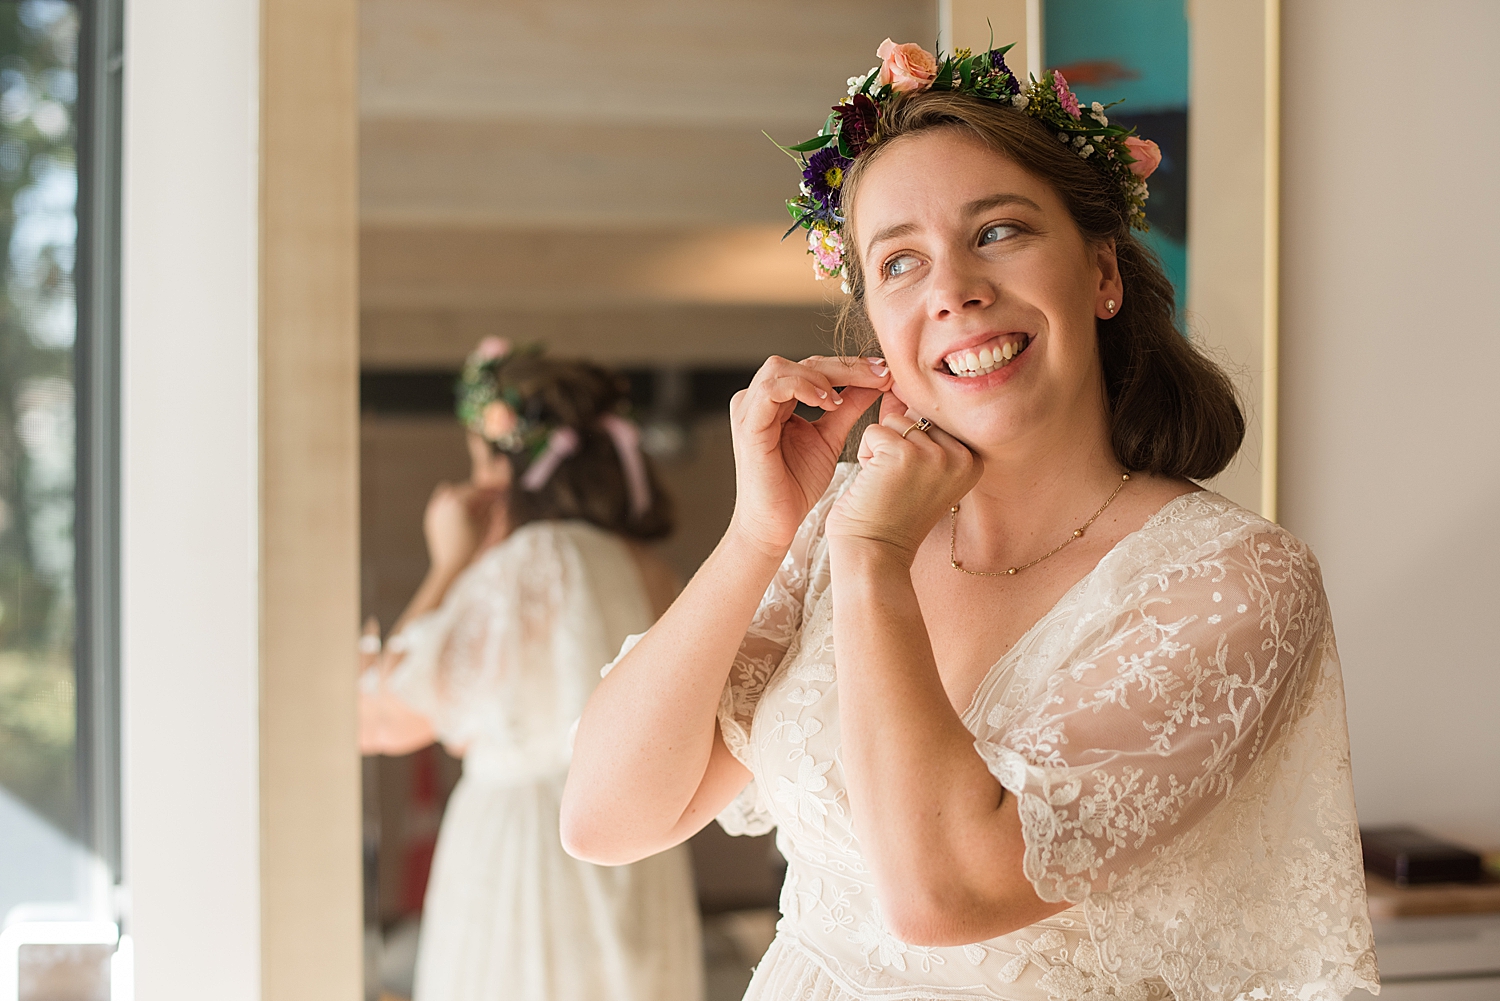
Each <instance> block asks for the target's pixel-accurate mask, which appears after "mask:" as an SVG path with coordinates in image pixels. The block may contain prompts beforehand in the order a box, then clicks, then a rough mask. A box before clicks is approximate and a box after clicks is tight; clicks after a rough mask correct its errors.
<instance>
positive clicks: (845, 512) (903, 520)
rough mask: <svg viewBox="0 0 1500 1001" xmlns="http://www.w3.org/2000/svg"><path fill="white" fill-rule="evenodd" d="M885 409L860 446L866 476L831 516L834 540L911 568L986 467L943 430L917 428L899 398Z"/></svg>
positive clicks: (889, 401)
mask: <svg viewBox="0 0 1500 1001" xmlns="http://www.w3.org/2000/svg"><path fill="white" fill-rule="evenodd" d="M880 410H881V418H880V423H878V424H871V425H870V426H869V427H868V428H866V429H865V435H864V438H863V439H862V440H861V441H860V445H859V465H860V469H861V470H862V472H861V473H860V475H859V478H858V479H856V480H855V481H854V485H853V486H851V487H850V488H849V490H848V492H847V493H845V494H844V496H842V497H840V498H839V500H838V503H837V504H835V505H834V506H833V510H832V511H831V512H829V515H828V539H829V542H830V544H833V545H840V544H848V543H851V542H857V543H870V544H874V545H876V546H879V547H882V548H884V549H886V550H889V551H891V552H894V553H895V554H897V555H898V557H899V558H900V559H902V560H903V561H904V562H905V563H906V565H907V566H910V565H911V563H912V561H913V560H914V559H915V558H916V555H917V549H918V547H920V546H921V545H922V540H923V539H925V538H927V536H928V534H929V533H930V532H931V531H932V528H933V526H934V525H936V524H937V522H938V519H939V518H941V517H942V516H943V515H944V514H946V513H947V512H948V509H949V508H950V507H952V506H953V505H954V504H956V503H958V501H959V500H960V499H962V498H963V496H964V495H965V494H967V493H968V492H969V491H970V490H972V489H973V488H974V484H976V483H978V482H979V475H980V473H981V472H983V470H984V463H983V462H982V461H981V460H980V458H979V457H978V456H976V455H975V454H974V453H973V452H971V451H969V449H968V448H967V446H965V445H964V444H963V443H962V442H960V441H959V440H958V439H956V438H954V437H953V436H952V435H950V434H948V433H947V432H946V431H944V430H942V429H941V428H939V427H937V426H936V425H933V426H932V427H931V428H929V429H928V430H926V431H923V430H921V429H919V428H912V425H913V424H915V423H917V421H918V420H919V419H920V418H919V415H917V414H914V413H912V412H910V411H908V410H907V409H906V405H905V404H903V403H902V402H901V401H900V400H899V399H898V398H897V397H896V396H895V394H893V393H887V394H886V396H885V398H884V399H883V400H882V401H881V404H880ZM908 429H910V430H909V431H908ZM903 432H906V437H904V438H903V437H902V433H903Z"/></svg>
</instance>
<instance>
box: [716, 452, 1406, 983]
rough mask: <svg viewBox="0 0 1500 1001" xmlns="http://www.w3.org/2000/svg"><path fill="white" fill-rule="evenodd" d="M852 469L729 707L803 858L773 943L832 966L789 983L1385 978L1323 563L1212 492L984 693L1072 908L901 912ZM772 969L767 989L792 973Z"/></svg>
mask: <svg viewBox="0 0 1500 1001" xmlns="http://www.w3.org/2000/svg"><path fill="white" fill-rule="evenodd" d="M853 475H854V472H853V471H852V470H851V469H848V468H847V467H841V470H840V472H839V474H838V475H837V476H836V478H835V481H834V483H833V485H832V486H831V487H830V489H829V491H828V493H827V495H825V497H824V499H823V500H822V501H820V503H819V505H818V506H817V507H815V508H814V510H813V512H812V513H811V514H810V515H809V517H808V519H807V521H806V522H805V523H804V525H803V527H802V529H801V530H800V531H799V533H798V536H797V541H796V543H795V544H794V546H793V548H792V550H791V552H790V553H789V554H788V557H787V559H786V561H785V562H784V564H783V566H782V569H781V572H780V573H779V574H778V578H777V581H775V582H773V584H772V586H771V587H770V588H768V589H767V593H766V599H765V601H764V602H763V604H762V607H761V610H760V612H759V613H758V614H757V616H756V622H755V625H753V626H752V628H751V630H750V631H749V634H747V637H746V640H745V643H744V645H743V646H742V648H741V651H740V655H739V657H737V658H736V661H735V666H734V670H733V671H732V672H731V676H730V680H729V684H728V685H727V686H726V692H725V697H724V701H723V707H722V709H721V715H720V723H721V727H722V729H723V732H724V734H725V740H726V743H727V744H728V745H729V746H730V748H731V750H733V751H734V752H735V754H736V756H737V757H739V758H740V760H742V761H744V762H745V763H746V764H747V766H748V767H750V768H751V771H752V772H753V773H754V775H755V782H754V783H752V785H751V787H750V788H749V789H747V791H746V794H742V796H741V797H740V799H739V800H737V801H736V803H737V806H736V807H732V808H731V810H729V811H726V816H725V818H724V822H725V825H726V829H731V830H733V826H732V825H734V824H736V823H742V822H743V818H744V817H745V815H746V810H748V809H750V807H749V806H748V805H747V804H753V807H754V810H755V811H756V814H755V815H756V816H757V817H759V818H761V820H762V821H763V822H764V823H767V824H769V823H770V822H772V821H773V820H774V821H775V822H776V823H778V824H779V825H780V827H781V834H780V839H781V840H780V841H779V842H778V843H779V844H781V845H782V848H783V852H784V853H785V854H787V856H788V860H789V866H790V867H789V871H788V877H787V883H786V887H785V890H784V894H783V901H782V903H783V914H784V919H783V923H782V934H783V935H784V936H790V937H791V938H792V939H794V940H795V941H796V942H797V943H798V944H797V946H796V948H795V949H793V950H791V952H786V951H783V952H781V953H775V955H776V956H777V957H778V958H777V959H776V964H777V965H778V967H786V964H788V963H791V964H793V965H795V964H796V963H801V962H803V960H797V959H792V958H788V957H789V956H791V955H792V953H796V954H797V955H804V956H806V957H809V958H810V959H809V961H811V958H815V959H816V963H815V965H816V967H817V970H818V971H822V972H816V971H814V972H812V973H809V972H807V971H806V970H804V971H803V972H801V973H798V972H797V971H796V970H793V969H791V968H790V967H786V968H779V969H778V971H776V972H775V974H774V977H773V976H772V973H768V974H767V977H766V979H764V984H765V989H766V990H768V991H769V990H773V989H774V988H773V987H772V986H771V984H772V983H773V981H774V982H775V983H785V984H788V985H790V984H793V983H796V984H806V983H810V982H811V981H809V980H808V979H807V978H808V977H809V976H811V977H812V978H813V980H816V981H818V982H819V983H821V982H823V981H822V980H818V978H820V977H831V978H833V979H832V980H831V981H828V983H829V984H830V986H829V987H827V988H826V991H825V989H824V988H818V990H819V991H822V992H824V993H819V994H818V995H817V996H818V997H820V998H822V997H827V998H830V999H832V998H835V997H838V998H843V997H846V996H847V997H863V996H866V995H867V994H868V995H869V996H876V995H878V996H880V997H884V998H893V999H894V998H901V999H909V1001H917V999H921V1001H928V999H949V998H968V997H983V998H1000V997H1004V998H1019V997H1026V998H1032V997H1035V998H1037V999H1038V1001H1040V999H1042V998H1047V999H1050V1001H1084V999H1087V1001H1097V999H1104V998H1129V999H1131V1001H1147V999H1155V998H1165V997H1168V996H1175V997H1176V998H1179V999H1181V1001H1230V999H1237V998H1240V997H1253V998H1257V999H1260V998H1266V999H1290V998H1292V997H1298V998H1299V999H1302V1001H1307V999H1317V1001H1330V999H1334V998H1341V997H1343V996H1344V995H1345V994H1347V993H1348V992H1349V991H1350V990H1352V989H1353V988H1354V987H1366V988H1367V989H1371V990H1372V991H1376V992H1378V975H1377V972H1376V968H1375V961H1374V953H1373V952H1372V951H1371V940H1370V926H1369V920H1368V917H1367V915H1366V910H1365V902H1364V886H1363V879H1362V875H1363V874H1362V866H1361V864H1360V851H1359V842H1358V830H1357V823H1356V821H1355V817H1354V811H1353V796H1352V781H1351V777H1350V774H1349V765H1348V738H1347V732H1346V729H1345V724H1344V705H1343V691H1342V681H1341V676H1340V671H1339V665H1338V657H1337V652H1336V649H1335V646H1334V643H1333V635H1332V627H1331V624H1330V619H1329V615H1328V610H1327V604H1326V600H1325V599H1324V597H1323V590H1322V583H1321V577H1320V574H1319V571H1318V567H1317V563H1316V561H1315V560H1314V559H1313V557H1312V555H1311V553H1309V552H1308V551H1307V549H1306V547H1305V546H1303V545H1302V544H1301V543H1300V542H1298V541H1297V540H1296V539H1294V538H1292V537H1291V536H1290V535H1287V534H1286V533H1285V532H1283V531H1282V530H1281V529H1279V528H1277V527H1276V526H1274V525H1271V524H1270V523H1268V522H1265V521H1264V520H1262V519H1260V518H1258V517H1257V516H1255V515H1254V514H1252V513H1250V512H1248V511H1245V510H1243V509H1241V508H1238V507H1236V506H1235V505H1233V504H1231V503H1230V502H1228V501H1226V500H1224V499H1223V498H1221V497H1217V496H1216V495H1213V494H1208V493H1199V494H1192V495H1188V496H1185V497H1182V498H1179V499H1178V500H1176V501H1174V502H1172V503H1171V504H1168V505H1167V507H1166V508H1164V509H1163V510H1162V511H1161V512H1159V513H1158V514H1157V515H1156V516H1155V517H1153V518H1152V519H1151V521H1150V522H1148V523H1147V525H1146V527H1145V528H1143V529H1142V530H1141V531H1140V532H1137V533H1134V534H1133V535H1131V536H1129V537H1127V538H1126V539H1125V540H1124V541H1123V542H1122V543H1121V544H1120V545H1119V546H1117V547H1116V548H1115V550H1113V551H1111V553H1110V554H1109V555H1107V556H1106V557H1105V559H1104V560H1103V561H1101V562H1100V564H1099V566H1098V567H1097V568H1096V569H1095V571H1093V572H1092V573H1091V574H1090V575H1088V576H1087V577H1085V578H1084V580H1082V581H1080V582H1079V584H1078V585H1077V586H1075V587H1074V588H1073V589H1072V590H1070V592H1069V593H1068V594H1067V595H1066V596H1064V598H1063V599H1062V600H1061V601H1060V602H1059V603H1058V604H1057V606H1055V607H1054V608H1053V609H1052V610H1051V611H1050V612H1049V613H1048V614H1047V615H1046V616H1044V617H1043V619H1042V620H1041V621H1040V622H1038V623H1037V624H1036V625H1035V626H1034V627H1033V628H1032V630H1030V631H1029V632H1028V633H1027V635H1026V636H1025V637H1023V638H1022V640H1021V641H1020V642H1019V643H1018V644H1017V645H1016V647H1015V648H1014V649H1013V650H1012V651H1011V653H1010V654H1008V655H1007V657H1006V658H1005V660H1003V661H1002V662H1001V663H1000V664H999V665H997V666H996V668H995V669H994V670H993V671H992V672H991V674H990V676H989V678H987V679H986V681H985V683H984V684H983V685H982V686H981V688H980V691H979V692H978V693H977V694H976V697H975V699H974V703H973V705H972V706H971V708H970V710H969V712H968V713H967V714H966V716H965V722H966V725H968V726H969V728H970V729H971V730H972V731H973V732H974V733H975V736H976V741H975V747H976V750H977V751H978V752H979V753H980V755H981V757H982V758H983V759H984V760H985V761H986V762H987V764H988V765H989V767H990V769H991V771H992V772H993V773H994V774H995V776H996V777H997V779H998V780H999V781H1000V782H1001V784H1002V785H1003V786H1004V787H1005V788H1006V789H1007V790H1008V791H1009V792H1010V793H1011V794H1013V795H1015V796H1016V797H1017V798H1018V800H1019V807H1020V813H1021V818H1022V829H1023V834H1024V836H1025V841H1026V846H1027V850H1026V855H1025V859H1024V864H1023V867H1024V871H1025V874H1026V875H1027V877H1028V878H1029V879H1030V880H1031V882H1032V883H1033V885H1034V886H1035V888H1036V890H1037V892H1038V893H1039V894H1040V895H1041V896H1042V897H1043V898H1044V899H1048V900H1058V901H1068V902H1072V903H1074V907H1073V908H1071V909H1070V910H1068V911H1064V912H1062V914H1060V915H1057V916H1056V917H1054V918H1050V919H1047V920H1046V921H1043V922H1040V923H1038V924H1037V925H1033V926H1031V927H1030V928H1027V929H1022V930H1021V931H1019V932H1016V933H1014V934H1012V935H1007V936H1002V937H1001V938H998V939H994V940H991V941H988V942H983V943H975V944H972V945H968V946H962V947H953V948H933V949H928V948H921V947H915V946H912V945H910V944H909V943H904V942H901V941H900V940H899V939H898V938H896V937H895V936H894V935H892V934H891V933H890V931H889V929H887V928H886V927H885V925H884V923H883V922H882V921H881V919H880V911H879V904H878V901H877V900H876V899H875V896H874V892H873V884H872V883H871V881H870V878H869V873H868V871H867V869H866V867H865V865H864V862H863V859H862V857H861V856H860V851H859V845H858V840H857V837H856V836H855V828H854V821H855V820H856V818H855V817H853V816H852V815H851V813H850V811H849V809H848V804H847V800H846V798H845V793H844V780H843V774H842V766H841V765H840V763H839V760H838V753H837V752H838V731H839V727H838V713H837V685H836V673H835V671H834V667H833V664H834V655H833V649H832V603H831V600H830V592H829V578H828V568H827V551H826V545H825V544H824V543H823V540H822V525H823V521H824V519H825V518H826V514H827V511H828V508H829V506H831V504H832V501H833V500H834V499H836V498H837V496H838V495H839V494H840V493H841V492H842V490H843V489H845V488H847V485H848V483H849V482H850V480H851V478H852V476H853ZM757 787H760V788H764V789H769V790H770V791H771V795H770V796H769V797H766V796H764V795H763V794H762V793H760V792H759V791H756V790H757ZM751 793H753V795H748V794H751ZM736 811H739V812H738V813H736ZM757 983H762V978H760V977H758V978H757ZM834 983H837V984H839V985H842V986H841V987H833V986H832V984H834ZM801 989H802V988H800V987H799V988H798V990H799V991H800V990H801ZM756 990H757V988H756V987H754V986H752V991H751V994H750V995H749V997H750V998H751V999H755V998H761V999H765V1001H769V999H771V998H772V997H774V996H775V995H773V994H759V995H758V994H757V993H756ZM1018 992H1019V993H1018ZM809 996H813V995H812V994H809ZM778 1001H779V999H778Z"/></svg>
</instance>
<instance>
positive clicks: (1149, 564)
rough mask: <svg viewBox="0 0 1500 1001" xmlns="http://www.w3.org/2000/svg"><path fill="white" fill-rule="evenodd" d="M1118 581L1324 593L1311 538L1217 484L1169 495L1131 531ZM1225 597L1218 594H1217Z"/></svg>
mask: <svg viewBox="0 0 1500 1001" xmlns="http://www.w3.org/2000/svg"><path fill="white" fill-rule="evenodd" d="M1118 557H1119V558H1118V561H1117V562H1118V569H1119V571H1120V573H1118V574H1117V575H1115V579H1116V581H1118V582H1120V583H1125V582H1127V581H1128V583H1129V585H1131V590H1136V591H1139V592H1141V593H1142V594H1144V593H1146V592H1151V591H1165V590H1169V589H1170V590H1174V591H1176V592H1178V593H1179V594H1182V593H1183V592H1187V591H1200V590H1201V591H1204V592H1205V593H1206V594H1207V593H1212V594H1222V593H1224V591H1225V588H1226V587H1227V588H1230V589H1233V590H1243V589H1244V588H1246V587H1250V588H1258V587H1266V586H1274V588H1275V589H1276V590H1278V591H1282V592H1285V591H1287V590H1291V591H1298V592H1301V593H1303V594H1304V596H1306V597H1314V596H1321V594H1322V591H1323V580H1322V571H1321V568H1320V567H1319V566H1318V561H1317V558H1316V557H1315V556H1314V555H1313V553H1312V550H1311V549H1310V548H1309V547H1308V545H1307V544H1306V543H1305V542H1303V541H1302V540H1301V539H1299V538H1298V537H1297V536H1295V535H1293V534H1292V533H1291V532H1289V531H1287V530H1286V529H1285V528H1283V527H1282V526H1281V525H1278V524H1277V523H1276V522H1274V521H1271V520H1269V519H1268V518H1266V517H1264V516H1262V515H1261V514H1259V513H1257V512H1255V511H1252V510H1250V509H1249V508H1247V507H1245V506H1244V505H1242V504H1238V503H1236V502H1235V501H1233V500H1230V499H1229V498H1228V497H1225V496H1223V495H1222V494H1219V493H1215V492H1214V491H1211V490H1195V491H1191V492H1188V493H1184V494H1182V495H1180V496H1178V497H1176V498H1174V499H1172V500H1171V501H1168V502H1167V503H1166V504H1165V505H1164V506H1163V507H1162V508H1161V509H1160V510H1159V511H1157V512H1156V514H1154V515H1152V516H1151V517H1150V518H1149V519H1148V520H1147V522H1146V524H1145V525H1144V526H1142V528H1141V529H1140V530H1139V531H1138V532H1136V533H1134V535H1132V536H1129V537H1127V539H1126V540H1125V543H1124V544H1122V546H1121V547H1120V552H1119V554H1118ZM1214 600H1218V599H1214Z"/></svg>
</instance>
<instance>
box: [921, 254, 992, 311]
mask: <svg viewBox="0 0 1500 1001" xmlns="http://www.w3.org/2000/svg"><path fill="white" fill-rule="evenodd" d="M931 267H932V271H933V274H932V284H931V285H930V286H929V288H930V289H931V293H930V297H929V300H928V312H929V313H930V315H931V316H932V318H933V319H935V320H941V319H944V318H946V317H949V316H952V315H955V314H962V313H967V312H972V311H974V310H978V309H984V308H985V307H987V306H989V305H991V304H992V303H994V301H995V297H996V295H997V294H998V289H997V288H996V287H995V283H994V282H993V281H992V280H991V279H990V277H989V276H988V275H986V274H984V273H983V271H981V270H980V269H979V268H975V267H971V266H969V265H967V264H966V263H965V262H962V261H934V262H932V265H931Z"/></svg>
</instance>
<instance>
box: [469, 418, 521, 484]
mask: <svg viewBox="0 0 1500 1001" xmlns="http://www.w3.org/2000/svg"><path fill="white" fill-rule="evenodd" d="M466 435H467V438H468V445H469V466H470V469H471V475H470V477H469V479H470V482H472V483H473V484H474V485H475V486H476V487H478V488H479V489H481V490H509V489H510V479H511V474H510V457H509V456H507V455H505V454H504V453H502V452H496V451H495V450H494V449H492V448H490V443H489V442H487V441H485V440H484V438H482V437H480V436H479V435H477V434H475V433H474V432H473V431H469V432H466Z"/></svg>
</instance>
